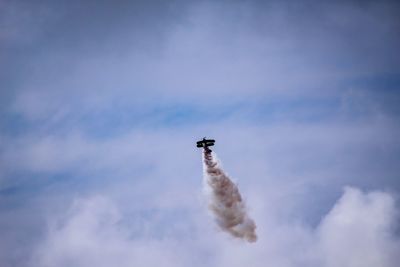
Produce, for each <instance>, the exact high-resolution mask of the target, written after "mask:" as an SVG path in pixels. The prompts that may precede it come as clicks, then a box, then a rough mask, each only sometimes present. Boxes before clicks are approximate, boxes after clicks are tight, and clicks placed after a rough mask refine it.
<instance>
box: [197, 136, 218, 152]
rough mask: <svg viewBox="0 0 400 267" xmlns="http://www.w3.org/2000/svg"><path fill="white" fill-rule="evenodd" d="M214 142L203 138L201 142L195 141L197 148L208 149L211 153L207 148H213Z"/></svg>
mask: <svg viewBox="0 0 400 267" xmlns="http://www.w3.org/2000/svg"><path fill="white" fill-rule="evenodd" d="M214 142H215V140H214V139H206V138H205V137H204V138H203V140H200V141H197V147H203V148H204V149H208V150H210V151H211V149H209V148H208V147H209V146H213V145H214Z"/></svg>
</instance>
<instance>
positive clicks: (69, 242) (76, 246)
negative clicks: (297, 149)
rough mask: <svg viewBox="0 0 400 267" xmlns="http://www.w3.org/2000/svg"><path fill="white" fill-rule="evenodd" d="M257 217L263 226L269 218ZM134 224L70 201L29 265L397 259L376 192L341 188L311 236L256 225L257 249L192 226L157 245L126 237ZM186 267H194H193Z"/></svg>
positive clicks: (381, 196)
mask: <svg viewBox="0 0 400 267" xmlns="http://www.w3.org/2000/svg"><path fill="white" fill-rule="evenodd" d="M260 215H261V216H263V218H265V219H266V218H268V217H269V216H271V214H259V215H258V216H260ZM192 216H193V215H192ZM261 216H260V217H261ZM141 219H142V218H141V217H140V215H139V214H135V217H134V218H133V221H130V224H126V223H124V220H125V218H124V213H123V211H121V210H119V208H118V206H117V205H116V203H114V202H112V201H111V200H110V199H107V198H104V197H100V196H97V197H91V198H87V199H79V200H76V201H75V202H74V203H73V205H72V207H71V208H70V209H69V211H68V212H67V213H66V214H64V215H63V216H61V218H59V219H58V220H56V221H53V222H52V223H51V224H50V226H49V228H48V231H47V234H46V237H45V240H44V241H42V242H40V245H39V246H38V248H37V250H36V253H35V258H34V259H35V263H36V264H38V265H39V266H70V265H71V264H72V265H74V266H93V265H96V266H110V265H115V264H118V265H119V266H159V265H164V266H186V265H185V264H188V262H187V260H188V258H190V257H192V258H199V257H201V254H202V253H204V251H207V250H211V251H214V252H215V253H213V254H212V255H209V257H211V258H210V259H208V260H209V261H210V262H212V263H214V264H216V265H218V266H242V265H243V264H252V266H265V265H274V266H287V267H291V266H323V267H330V266H345V267H347V266H349V267H357V266H370V265H371V266H382V267H394V266H396V263H397V262H398V259H399V258H398V251H399V249H400V243H399V239H398V238H397V237H396V236H395V233H394V228H393V226H394V225H395V222H396V220H397V219H398V210H397V208H396V207H395V202H394V198H393V196H392V195H390V194H389V193H385V192H379V191H374V192H369V193H363V192H361V191H360V190H359V189H356V188H350V187H348V188H346V189H345V191H344V193H343V195H342V197H341V198H340V199H339V200H338V201H337V203H336V204H335V205H334V207H333V208H332V209H331V210H330V211H329V213H328V214H327V215H326V216H325V217H324V218H323V220H322V221H321V223H320V224H319V225H318V226H317V227H316V228H315V229H311V228H309V227H308V226H307V225H296V224H294V223H293V222H290V221H285V222H280V223H278V222H277V221H275V222H274V223H271V220H270V219H267V220H265V219H264V221H261V222H260V221H259V224H260V225H259V228H260V229H262V232H261V235H260V239H259V243H254V244H251V245H249V244H245V243H244V242H243V241H240V242H238V241H235V240H232V239H230V238H227V236H226V235H219V236H216V237H215V235H212V234H210V233H209V231H218V229H216V228H215V229H208V230H207V233H209V235H204V232H203V230H204V229H202V226H201V223H199V222H197V223H195V224H194V225H192V227H193V228H192V229H194V231H195V233H194V234H193V233H192V234H191V238H183V239H182V238H176V236H180V235H178V234H176V235H175V233H174V231H172V232H171V233H170V235H168V237H164V238H161V237H157V236H146V235H143V229H144V228H143V227H144V226H142V228H139V232H136V234H132V233H133V232H132V225H135V221H139V220H141ZM268 221H269V222H268ZM149 223H150V225H148V227H154V225H153V224H152V223H151V220H150V221H149ZM170 223H173V222H170ZM203 223H204V222H203ZM164 227H170V225H166V226H164ZM134 228H135V227H134ZM140 229H141V230H140ZM135 230H138V229H135ZM175 231H176V228H175ZM140 232H142V234H140ZM138 233H139V234H138ZM174 236H175V238H174ZM214 238H216V239H214ZM193 244H194V245H193ZM204 246H206V247H204ZM188 255H190V257H188ZM191 264H193V266H202V263H201V262H191Z"/></svg>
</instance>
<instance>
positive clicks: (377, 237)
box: [318, 188, 400, 267]
mask: <svg viewBox="0 0 400 267" xmlns="http://www.w3.org/2000/svg"><path fill="white" fill-rule="evenodd" d="M398 216H399V214H398V210H397V208H396V207H395V201H394V199H393V197H392V196H391V195H389V194H387V193H384V192H371V193H367V194H364V193H362V192H361V191H360V190H358V189H356V188H346V189H345V192H344V195H343V196H342V198H341V199H340V200H339V201H338V202H337V203H336V204H335V206H334V207H333V209H332V210H331V211H330V212H329V214H328V215H327V216H326V217H325V218H324V220H323V221H322V223H321V225H320V227H319V229H318V231H319V232H318V237H319V242H320V246H321V247H320V249H321V251H322V257H323V262H324V264H325V266H329V267H330V266H332V267H333V266H396V264H397V262H398V260H399V256H398V253H399V252H400V243H399V239H398V237H396V235H395V227H396V225H395V224H396V221H397V220H398V218H399V217H398Z"/></svg>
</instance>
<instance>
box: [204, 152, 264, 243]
mask: <svg viewBox="0 0 400 267" xmlns="http://www.w3.org/2000/svg"><path fill="white" fill-rule="evenodd" d="M203 157H204V158H203V160H204V178H205V180H206V182H207V184H208V185H209V186H210V188H211V199H210V204H209V207H210V209H211V211H212V212H213V213H214V215H215V217H216V220H217V223H218V225H219V227H220V228H221V229H222V230H223V231H226V232H228V233H230V234H231V235H233V236H235V237H238V238H244V239H246V240H247V241H249V242H255V241H257V235H256V232H255V230H256V224H255V223H254V221H253V220H252V219H251V218H249V217H248V215H247V213H246V207H245V205H244V202H243V200H242V197H241V195H240V192H239V190H238V188H237V186H236V185H235V184H234V183H233V182H232V181H231V180H230V179H229V177H228V176H227V175H226V174H225V173H224V171H223V170H222V169H221V168H220V166H219V164H218V161H217V160H215V159H214V158H213V155H212V153H211V150H210V149H208V148H207V147H206V148H204V152H203Z"/></svg>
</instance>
